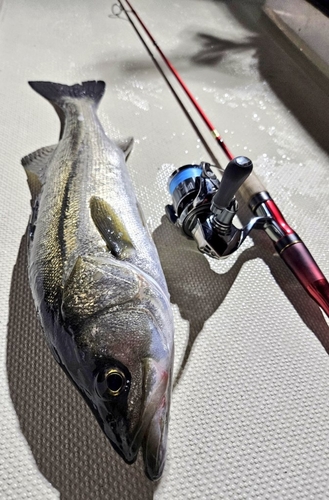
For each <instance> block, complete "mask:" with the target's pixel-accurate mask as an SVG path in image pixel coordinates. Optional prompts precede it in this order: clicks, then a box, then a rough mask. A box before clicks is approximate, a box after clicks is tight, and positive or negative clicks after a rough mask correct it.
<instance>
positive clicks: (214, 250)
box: [118, 0, 329, 316]
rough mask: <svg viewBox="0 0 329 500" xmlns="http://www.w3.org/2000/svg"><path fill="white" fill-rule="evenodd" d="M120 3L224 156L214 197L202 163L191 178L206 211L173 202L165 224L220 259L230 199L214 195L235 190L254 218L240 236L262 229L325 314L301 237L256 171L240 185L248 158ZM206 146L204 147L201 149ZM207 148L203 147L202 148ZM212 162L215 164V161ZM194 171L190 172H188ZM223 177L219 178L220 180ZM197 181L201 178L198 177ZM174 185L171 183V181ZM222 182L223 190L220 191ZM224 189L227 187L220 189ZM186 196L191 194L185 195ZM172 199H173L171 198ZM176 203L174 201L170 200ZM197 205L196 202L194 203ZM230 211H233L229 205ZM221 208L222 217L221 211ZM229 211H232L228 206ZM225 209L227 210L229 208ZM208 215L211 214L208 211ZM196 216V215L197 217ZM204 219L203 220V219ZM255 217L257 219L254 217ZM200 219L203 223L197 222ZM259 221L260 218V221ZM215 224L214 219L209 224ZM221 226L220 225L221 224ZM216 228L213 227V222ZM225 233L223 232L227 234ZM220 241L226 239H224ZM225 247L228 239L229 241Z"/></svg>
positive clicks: (318, 274) (322, 281)
mask: <svg viewBox="0 0 329 500" xmlns="http://www.w3.org/2000/svg"><path fill="white" fill-rule="evenodd" d="M118 2H119V4H120V6H121V9H122V10H123V11H124V12H125V14H126V16H127V18H128V20H129V22H130V24H131V26H132V27H133V28H134V31H135V32H136V34H137V35H138V37H139V38H140V40H141V41H142V43H143V45H144V47H145V48H146V50H147V52H148V54H149V55H150V57H151V58H152V60H153V61H154V64H155V65H156V67H157V68H158V69H159V71H160V72H161V74H162V75H163V77H164V78H165V80H166V82H167V83H168V85H169V87H170V88H171V90H172V92H173V94H174V95H175V97H176V99H177V100H178V102H179V103H180V106H181V108H182V109H183V111H184V113H185V115H186V116H187V117H188V119H189V121H190V123H191V124H192V125H193V128H194V129H195V130H198V129H197V128H196V126H195V123H194V121H193V120H192V119H191V117H190V115H189V113H188V112H187V111H186V108H185V106H184V105H182V104H181V99H180V98H178V96H177V93H176V91H175V90H174V89H173V87H172V85H171V84H170V82H169V81H168V79H167V77H166V76H165V74H164V72H163V70H162V68H161V67H160V66H159V64H158V62H157V61H156V59H155V57H154V55H153V53H152V52H151V51H150V49H149V48H148V46H147V44H146V42H145V41H144V39H143V37H142V36H141V34H140V32H139V30H138V29H137V27H136V25H135V23H134V22H133V21H132V19H131V16H130V15H129V13H128V11H127V9H125V7H124V5H123V4H122V1H121V0H118ZM126 3H127V4H128V6H129V8H130V12H131V13H133V14H134V16H135V17H136V18H137V20H138V22H139V23H140V25H141V26H142V28H143V30H144V31H145V33H146V34H147V36H148V37H149V39H150V40H151V42H152V43H153V45H154V46H155V48H156V50H157V51H158V52H159V54H160V56H161V57H162V59H163V60H164V62H165V64H166V65H167V67H168V68H169V70H170V71H171V73H172V74H173V75H174V76H175V78H176V80H177V81H178V82H179V84H180V85H181V87H182V89H183V90H184V92H185V94H186V95H187V96H188V98H189V99H190V101H191V103H192V104H193V105H194V107H195V109H196V110H197V112H198V113H199V115H200V116H201V118H202V119H203V121H204V122H205V124H206V125H207V127H208V129H209V130H210V132H211V134H212V135H213V137H214V139H215V140H216V142H217V144H218V145H219V146H220V148H221V149H222V150H223V151H224V153H225V154H226V156H227V158H228V159H229V160H230V162H229V165H228V167H227V168H226V169H225V171H224V174H223V179H222V181H221V185H220V186H219V189H218V191H217V193H216V194H215V195H214V193H213V192H210V191H208V190H207V189H208V188H207V186H206V184H205V182H203V180H204V179H205V178H206V170H207V166H206V164H204V165H203V166H201V165H200V169H201V170H202V173H201V171H200V176H199V177H196V178H195V181H197V179H199V181H198V182H203V184H204V196H208V197H209V196H210V197H211V196H213V195H214V196H213V200H214V201H213V203H212V205H211V206H209V210H208V213H206V214H205V213H202V210H203V206H202V200H197V202H199V206H195V207H194V209H190V207H189V206H185V207H184V211H183V212H182V213H183V216H184V217H183V216H182V214H181V213H178V212H177V210H176V208H177V209H178V208H179V207H178V205H177V207H175V203H174V204H173V205H172V206H167V207H169V208H170V209H169V210H168V211H167V215H168V217H169V219H170V220H171V222H173V223H174V224H175V225H177V224H178V225H180V227H181V228H183V229H184V224H185V226H186V227H187V229H186V231H185V233H186V234H187V235H189V236H193V237H194V239H195V240H196V242H197V244H198V248H199V250H200V251H201V252H203V253H207V254H208V255H210V256H211V257H215V258H220V257H221V256H223V255H224V254H225V252H227V249H225V250H224V252H223V251H222V248H221V247H222V243H223V240H224V238H222V239H221V238H220V232H221V231H223V221H225V224H226V222H227V220H228V212H230V209H232V203H233V198H232V200H231V202H230V203H231V205H230V207H231V208H230V207H229V206H228V205H226V206H225V205H224V206H221V202H220V201H221V200H220V199H219V198H220V196H219V195H221V196H222V197H223V199H226V198H227V192H229V193H230V194H232V196H234V194H235V193H236V190H237V189H239V191H240V194H241V196H242V198H243V199H244V200H246V202H247V203H248V206H249V208H250V210H251V211H252V212H253V213H254V214H255V215H256V216H257V217H256V218H255V219H253V220H252V221H250V223H249V224H248V225H247V226H246V227H245V228H244V229H243V234H242V237H243V238H245V237H246V234H248V232H249V231H250V230H251V229H253V228H254V227H255V228H256V226H259V227H258V229H263V230H264V231H265V232H266V234H267V235H268V236H269V237H270V239H271V241H272V243H273V245H274V247H275V250H276V251H277V252H278V254H279V256H280V257H281V258H282V260H283V261H284V262H285V264H286V265H287V266H288V267H289V268H290V270H291V271H292V272H293V274H294V275H295V276H296V278H297V279H298V281H299V282H300V284H301V285H302V286H303V287H304V289H305V290H306V291H307V293H308V294H309V295H310V297H312V299H313V300H314V301H315V302H316V303H317V304H318V305H319V306H320V307H321V308H322V309H323V310H324V311H325V313H326V314H327V316H329V283H328V281H327V279H326V277H325V276H324V274H323V273H322V271H321V269H320V268H319V266H318V265H317V263H316V262H315V260H314V258H313V257H312V255H311V253H310V252H309V250H308V249H307V247H306V245H305V244H304V243H303V241H302V239H301V238H300V237H299V236H298V234H297V233H296V232H295V231H294V230H293V229H292V228H291V227H290V226H289V224H288V223H287V222H286V220H285V219H284V217H283V215H282V213H281V211H280V209H279V207H278V206H277V205H276V203H275V202H274V200H273V199H272V197H271V196H270V193H269V192H268V191H267V190H266V188H265V187H264V185H263V184H262V182H261V181H260V180H259V179H258V177H257V176H256V174H255V173H254V172H252V171H251V173H249V174H248V175H249V177H247V178H246V179H244V180H243V181H242V183H241V178H242V177H243V169H244V167H248V168H249V166H248V162H250V164H251V169H252V162H251V160H249V159H248V158H246V157H241V156H240V157H236V158H234V156H233V154H232V153H231V151H230V150H229V149H228V147H227V146H226V144H225V142H224V140H223V139H222V137H221V136H220V135H219V133H218V131H217V129H216V128H215V127H214V125H213V124H212V123H211V121H210V120H209V118H208V117H207V115H206V114H205V112H204V111H203V109H202V108H201V106H200V105H199V103H198V102H197V100H196V99H195V97H194V96H193V94H192V93H191V91H190V90H189V88H188V87H187V85H186V84H185V82H184V81H183V79H182V77H181V76H180V74H179V73H178V71H177V70H176V68H175V67H174V66H173V64H172V63H171V62H170V61H169V59H168V58H167V57H166V56H165V54H164V53H163V51H162V50H161V48H160V47H159V45H158V44H157V42H156V41H155V39H154V37H153V35H152V34H151V33H150V31H149V30H148V28H147V27H146V25H145V24H144V22H143V21H142V19H141V18H140V16H139V15H138V14H137V12H136V10H135V9H134V8H133V7H132V5H131V3H130V1H129V0H126ZM197 133H198V135H199V137H200V139H201V138H202V135H200V132H199V131H198V132H197ZM201 140H202V142H203V144H204V139H203V138H202V139H201ZM207 150H208V148H207ZM208 151H209V150H208ZM212 157H213V156H212ZM216 163H217V162H216ZM183 168H185V167H181V169H178V171H176V172H174V174H173V176H172V179H171V182H172V183H173V186H172V192H173V194H174V195H175V193H176V196H177V200H176V202H181V201H182V200H181V199H180V196H178V195H179V192H178V191H179V189H180V187H179V185H178V184H177V182H178V180H179V179H178V176H179V177H181V175H184V176H187V175H188V174H190V173H191V171H190V170H188V169H187V170H188V171H187V170H186V169H185V170H184V173H183V172H182V169H183ZM193 175H194V174H193ZM224 178H225V182H224ZM202 179H203V180H202ZM187 182H188V178H187V177H186V183H187ZM176 184H177V185H176ZM224 184H225V189H224ZM196 187H197V186H196V185H195V190H196ZM235 187H236V190H235ZM184 189H185V190H186V189H189V188H188V186H187V184H186V185H185V186H184ZM225 191H227V192H226V193H225ZM190 194H192V193H190ZM174 202H175V200H174ZM176 204H177V203H176ZM196 205H198V203H196ZM232 210H233V209H232ZM225 211H226V215H225ZM233 211H234V210H233ZM230 213H233V212H232V211H231V212H230ZM211 214H212V215H211ZM200 217H201V218H200ZM203 219H204V220H203ZM220 219H221V224H222V227H219V225H218V222H219V220H220ZM257 219H258V221H259V222H258V221H257ZM195 220H197V223H195ZM202 221H203V222H202ZM261 221H262V222H261ZM214 222H215V223H214ZM225 224H224V225H225ZM206 225H207V230H209V231H211V239H214V238H215V239H216V238H217V240H216V241H215V246H212V245H211V244H209V239H208V238H207V235H205V232H204V231H203V229H205V226H206ZM216 225H217V226H218V227H215V226H216ZM225 230H226V231H229V226H228V225H227V227H226V229H225ZM227 234H229V233H227ZM225 244H226V242H225ZM240 244H241V242H238V243H237V245H235V246H234V245H232V246H231V248H230V253H232V251H235V250H236V249H237V248H238V247H239V246H240ZM230 245H231V242H230Z"/></svg>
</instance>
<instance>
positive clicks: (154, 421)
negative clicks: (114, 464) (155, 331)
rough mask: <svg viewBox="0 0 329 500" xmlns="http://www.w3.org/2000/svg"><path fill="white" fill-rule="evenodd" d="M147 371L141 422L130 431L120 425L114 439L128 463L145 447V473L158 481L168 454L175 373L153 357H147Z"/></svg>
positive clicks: (144, 364)
mask: <svg viewBox="0 0 329 500" xmlns="http://www.w3.org/2000/svg"><path fill="white" fill-rule="evenodd" d="M143 371H144V377H143V379H144V380H143V385H144V404H143V405H142V408H141V414H140V418H139V421H138V424H137V425H136V426H135V429H134V430H133V431H131V432H128V433H127V432H120V428H118V427H117V428H116V432H115V438H116V439H115V441H114V440H113V436H112V437H111V438H110V441H111V444H112V446H113V447H114V449H115V450H116V451H117V452H118V453H119V455H120V456H121V457H122V458H123V459H124V461H125V462H126V463H128V464H132V463H133V462H135V460H136V458H137V455H138V451H139V449H140V447H142V448H143V457H144V463H145V473H146V475H147V477H148V478H149V479H150V480H151V481H156V480H158V479H159V478H160V477H161V475H162V472H163V468H164V464H165V458H166V443H167V434H168V414H169V407H170V394H171V376H170V374H168V370H167V369H164V368H163V365H162V364H161V362H156V361H154V360H153V359H150V358H146V359H144V360H143ZM121 430H122V431H123V428H122V429H121Z"/></svg>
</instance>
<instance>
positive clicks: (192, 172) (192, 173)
mask: <svg viewBox="0 0 329 500" xmlns="http://www.w3.org/2000/svg"><path fill="white" fill-rule="evenodd" d="M201 173H202V167H198V166H193V167H192V166H187V167H182V169H181V170H180V171H179V172H177V174H176V175H175V176H174V177H173V178H172V179H171V181H170V182H169V186H168V188H169V193H170V194H171V195H172V194H173V192H174V191H175V189H176V188H177V186H178V185H179V184H181V183H182V182H184V181H186V179H195V178H196V177H200V175H201Z"/></svg>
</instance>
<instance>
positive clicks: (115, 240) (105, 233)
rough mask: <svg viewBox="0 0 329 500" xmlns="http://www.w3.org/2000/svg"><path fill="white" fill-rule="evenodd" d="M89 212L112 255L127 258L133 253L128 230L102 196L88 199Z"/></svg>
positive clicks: (133, 249) (133, 248)
mask: <svg viewBox="0 0 329 500" xmlns="http://www.w3.org/2000/svg"><path fill="white" fill-rule="evenodd" d="M90 212H91V217H92V219H93V221H94V224H95V226H96V227H97V230H98V231H99V233H100V235H101V236H102V238H103V240H104V241H105V243H106V246H107V248H108V249H109V251H110V252H111V254H112V255H113V256H114V257H117V258H118V259H127V258H129V257H131V256H132V255H133V254H134V253H135V251H136V250H135V247H134V245H133V243H132V241H131V238H130V236H129V234H128V231H127V229H126V227H125V225H124V223H123V221H122V220H121V219H120V217H119V216H118V215H117V214H116V213H115V212H114V210H113V209H112V207H111V206H110V205H109V204H108V203H107V202H106V201H105V200H103V199H102V198H98V197H97V196H93V197H92V198H91V199H90Z"/></svg>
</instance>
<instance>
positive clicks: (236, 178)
mask: <svg viewBox="0 0 329 500" xmlns="http://www.w3.org/2000/svg"><path fill="white" fill-rule="evenodd" d="M252 168H253V164H252V161H251V160H250V159H249V158H247V157H246V156H237V157H236V158H233V160H231V161H230V162H229V163H228V165H227V167H226V169H225V170H224V173H223V177H222V180H221V183H220V185H219V189H218V191H217V193H216V194H215V196H214V198H213V200H212V205H213V206H214V207H215V208H218V209H223V208H228V207H229V206H230V204H231V201H232V199H233V198H234V195H235V193H236V192H237V191H238V189H239V188H240V186H241V185H242V184H243V182H244V181H245V180H246V179H247V177H248V176H249V175H250V174H251V172H252Z"/></svg>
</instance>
